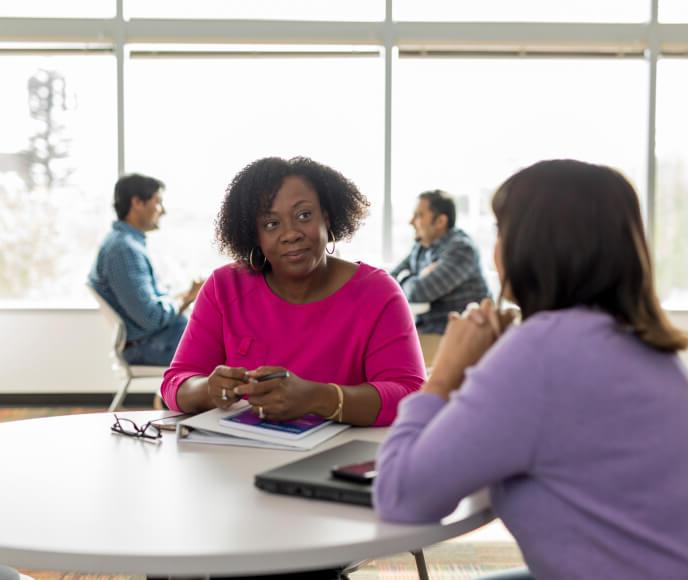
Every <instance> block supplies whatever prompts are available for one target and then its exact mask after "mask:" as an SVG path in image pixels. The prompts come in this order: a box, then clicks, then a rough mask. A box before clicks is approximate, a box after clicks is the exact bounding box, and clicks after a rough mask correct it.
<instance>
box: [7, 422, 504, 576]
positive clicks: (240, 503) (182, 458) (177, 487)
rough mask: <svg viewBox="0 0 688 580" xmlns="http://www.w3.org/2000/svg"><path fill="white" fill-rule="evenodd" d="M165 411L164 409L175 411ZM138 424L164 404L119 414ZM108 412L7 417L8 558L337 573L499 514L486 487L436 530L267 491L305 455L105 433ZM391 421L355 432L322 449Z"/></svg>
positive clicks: (59, 563) (224, 571) (121, 569)
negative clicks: (280, 471)
mask: <svg viewBox="0 0 688 580" xmlns="http://www.w3.org/2000/svg"><path fill="white" fill-rule="evenodd" d="M168 414H169V413H168ZM118 415H120V416H126V417H130V418H132V419H134V420H135V421H136V422H137V423H139V424H142V423H144V422H145V421H146V420H148V419H150V418H154V417H160V416H162V413H160V412H136V413H118ZM112 423H113V416H112V414H110V413H98V414H88V415H70V416H66V417H51V418H44V419H32V420H26V421H16V422H10V423H3V424H0V473H1V474H2V475H1V476H0V562H2V563H4V564H8V565H11V566H15V567H26V568H33V569H47V570H63V571H68V570H73V571H81V572H99V573H109V574H111V573H136V574H148V575H172V574H174V575H176V576H179V575H209V574H214V575H235V574H236V575H240V574H259V573H263V574H268V573H275V572H290V571H297V570H305V569H315V568H327V567H334V566H336V565H340V564H346V563H349V562H356V561H360V560H365V559H369V558H373V557H381V556H385V555H390V554H396V553H400V552H405V551H413V550H418V549H421V548H422V547H424V546H429V545H431V544H435V543H437V542H439V541H442V540H445V539H448V538H451V537H454V536H458V535H460V534H463V533H466V532H468V531H471V530H473V529H475V528H477V527H480V526H482V525H483V524H485V523H487V522H488V521H490V520H491V519H492V517H493V516H492V512H491V510H490V507H489V501H488V499H487V497H486V494H485V493H480V494H476V495H475V496H472V497H470V498H467V499H466V500H464V501H463V502H462V503H461V504H460V506H459V508H458V509H457V511H456V512H455V513H454V514H452V515H451V516H449V517H448V518H446V519H445V520H444V521H443V522H442V523H441V524H434V525H392V524H386V523H382V522H380V521H379V520H378V519H377V518H376V516H375V514H374V512H373V511H372V510H371V509H370V508H366V507H359V506H352V505H344V504H336V503H330V502H325V501H317V500H308V499H302V498H295V497H286V496H279V495H272V494H268V493H265V492H263V491H260V490H259V489H257V488H255V487H254V485H253V476H254V474H255V473H258V472H260V471H264V470H266V469H270V468H271V467H275V466H278V465H281V464H283V463H287V462H289V461H294V460H296V459H299V458H302V457H305V456H306V455H307V454H308V453H303V452H290V451H276V450H269V449H253V448H244V447H230V446H215V445H203V444H192V443H182V444H179V443H178V442H177V441H176V438H175V434H174V433H172V432H169V433H166V434H165V436H164V437H163V441H162V442H161V443H160V444H155V443H148V442H144V441H141V440H136V439H132V438H128V437H123V436H121V435H116V434H113V433H111V431H110V426H111V424H112ZM385 432H386V430H385V429H353V428H352V429H348V430H347V431H345V432H344V433H342V434H340V435H338V436H337V437H335V438H334V439H332V440H330V441H328V442H327V443H325V444H323V445H321V446H319V447H318V448H316V449H315V450H314V451H313V452H312V453H317V452H318V451H321V450H322V449H325V448H327V447H330V446H333V445H337V444H339V443H343V442H346V441H349V440H350V439H367V440H371V441H380V440H381V439H382V438H383V437H384V434H385Z"/></svg>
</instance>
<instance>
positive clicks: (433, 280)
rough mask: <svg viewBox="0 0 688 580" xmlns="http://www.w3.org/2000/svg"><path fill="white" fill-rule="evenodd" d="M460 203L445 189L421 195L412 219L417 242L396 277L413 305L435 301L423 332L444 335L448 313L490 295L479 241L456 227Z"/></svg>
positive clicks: (421, 324)
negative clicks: (444, 190)
mask: <svg viewBox="0 0 688 580" xmlns="http://www.w3.org/2000/svg"><path fill="white" fill-rule="evenodd" d="M455 222H456V207H455V206H454V201H453V200H452V199H451V197H449V195H447V194H446V193H445V192H443V191H440V190H434V191H426V192H424V193H421V194H420V195H419V196H418V204H417V206H416V210H415V212H414V213H413V217H412V218H411V222H410V223H411V225H412V226H413V227H414V229H415V230H416V243H415V244H414V246H413V249H412V250H411V253H410V254H409V255H408V256H407V257H406V258H404V259H403V260H402V261H401V263H400V264H399V265H398V266H397V267H396V268H394V269H393V270H392V271H391V272H390V273H391V275H392V276H394V277H395V278H396V279H397V280H398V281H399V283H400V284H401V287H402V289H403V291H404V294H406V298H407V299H408V301H409V302H429V303H430V310H429V311H428V312H425V313H423V314H419V315H418V316H417V317H416V328H417V329H418V333H419V334H421V335H424V334H443V333H444V330H445V328H446V326H447V315H448V314H449V312H451V311H454V310H455V311H457V312H461V311H463V310H464V308H465V307H466V306H467V305H468V304H469V303H471V302H478V303H480V301H481V300H482V299H483V298H486V297H489V296H490V292H489V290H488V288H487V283H486V282H485V278H484V277H483V273H482V269H481V267H480V254H479V253H478V250H477V248H476V247H475V244H474V243H473V240H471V238H470V237H469V236H468V234H466V232H464V231H463V230H461V229H459V228H456V227H455Z"/></svg>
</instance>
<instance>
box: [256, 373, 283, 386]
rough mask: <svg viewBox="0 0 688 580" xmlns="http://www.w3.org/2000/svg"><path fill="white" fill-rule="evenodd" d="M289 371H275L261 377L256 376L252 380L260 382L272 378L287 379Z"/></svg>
mask: <svg viewBox="0 0 688 580" xmlns="http://www.w3.org/2000/svg"><path fill="white" fill-rule="evenodd" d="M288 378H289V371H276V372H274V373H270V374H269V375H263V376H262V377H256V378H255V379H254V380H255V381H256V382H257V383H262V382H263V381H271V380H272V379H288Z"/></svg>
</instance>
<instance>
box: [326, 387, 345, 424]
mask: <svg viewBox="0 0 688 580" xmlns="http://www.w3.org/2000/svg"><path fill="white" fill-rule="evenodd" d="M327 384H328V385H330V386H331V387H334V388H335V389H336V390H337V400H338V403H337V408H336V409H335V410H334V413H332V414H331V415H330V416H329V417H325V419H326V420H327V421H332V420H333V419H334V420H335V421H337V422H339V423H341V422H342V411H343V410H344V391H342V388H341V387H340V386H339V385H338V384H336V383H327Z"/></svg>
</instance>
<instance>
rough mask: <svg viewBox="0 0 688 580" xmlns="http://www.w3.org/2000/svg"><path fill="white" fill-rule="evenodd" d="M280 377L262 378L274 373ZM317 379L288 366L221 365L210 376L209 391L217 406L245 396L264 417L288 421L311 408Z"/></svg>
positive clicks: (223, 405) (228, 405)
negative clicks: (309, 377)
mask: <svg viewBox="0 0 688 580" xmlns="http://www.w3.org/2000/svg"><path fill="white" fill-rule="evenodd" d="M275 373H277V374H279V375H280V376H279V377H278V378H274V379H269V380H261V379H262V378H263V377H266V376H267V375H272V374H275ZM313 388H314V383H312V382H310V381H305V380H303V379H301V378H299V377H298V376H296V375H295V374H293V373H291V372H289V371H287V369H285V368H282V367H275V366H262V367H258V368H257V369H255V370H252V371H249V370H248V369H246V368H244V367H228V366H224V365H219V366H217V367H215V370H213V372H212V373H211V374H210V376H209V377H208V395H209V396H210V399H211V401H212V403H213V405H215V406H216V407H219V408H220V409H228V408H229V407H231V406H232V405H233V404H234V403H236V402H237V401H238V400H240V399H242V398H243V397H246V399H247V400H248V402H249V404H250V405H251V406H252V407H253V410H254V411H255V412H256V414H257V415H258V416H260V418H261V419H270V420H272V421H286V420H288V419H296V418H298V417H301V416H303V415H305V414H306V413H309V412H311V408H310V403H311V401H312V400H313V397H312V392H313Z"/></svg>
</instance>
